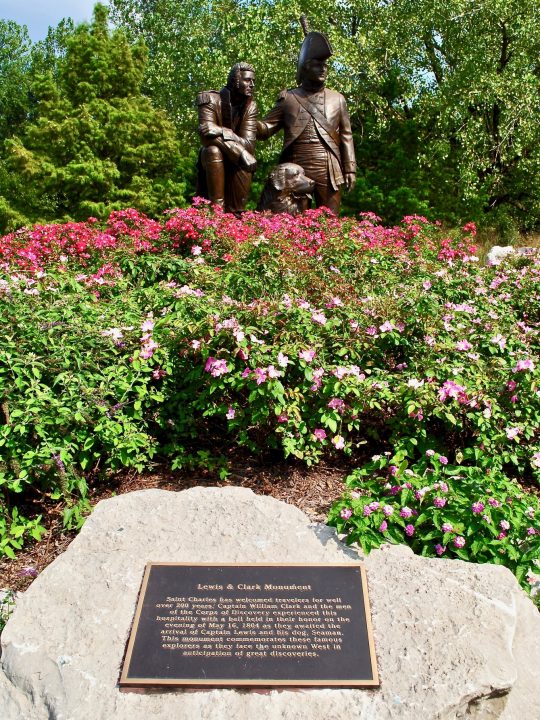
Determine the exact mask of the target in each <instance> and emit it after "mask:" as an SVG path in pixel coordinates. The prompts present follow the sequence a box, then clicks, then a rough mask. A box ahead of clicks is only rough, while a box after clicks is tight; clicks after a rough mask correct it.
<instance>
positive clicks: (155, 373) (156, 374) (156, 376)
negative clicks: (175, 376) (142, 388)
mask: <svg viewBox="0 0 540 720" xmlns="http://www.w3.org/2000/svg"><path fill="white" fill-rule="evenodd" d="M166 374H167V373H166V372H165V370H162V369H161V368H157V369H156V370H154V371H153V372H152V377H153V378H154V380H161V378H162V377H165V375H166Z"/></svg>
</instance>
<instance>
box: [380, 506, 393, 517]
mask: <svg viewBox="0 0 540 720" xmlns="http://www.w3.org/2000/svg"><path fill="white" fill-rule="evenodd" d="M382 511H383V515H384V516H385V517H390V515H393V514H394V508H393V507H392V506H391V505H384V506H383V509H382Z"/></svg>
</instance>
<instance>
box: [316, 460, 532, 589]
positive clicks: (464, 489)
mask: <svg viewBox="0 0 540 720" xmlns="http://www.w3.org/2000/svg"><path fill="white" fill-rule="evenodd" d="M396 463H397V464H396ZM346 482H347V485H348V487H349V488H350V489H349V491H348V492H347V493H346V494H345V496H344V497H343V498H341V499H340V500H339V501H338V502H337V503H336V504H335V505H334V506H333V507H332V509H331V512H330V516H329V522H330V524H332V525H334V526H335V527H336V528H337V529H338V531H339V532H340V533H344V534H345V535H346V542H347V543H349V544H351V543H358V544H359V545H360V546H361V547H362V549H363V551H364V552H366V553H368V552H369V551H370V550H371V549H372V548H376V547H379V546H380V545H381V544H382V543H384V542H393V543H406V544H408V545H409V546H410V547H411V548H412V549H413V550H414V551H415V552H416V553H418V554H421V555H424V556H428V557H450V558H451V557H458V558H461V559H462V560H468V561H470V562H480V563H484V562H492V563H496V564H499V565H506V566H507V567H509V568H510V569H511V570H512V571H513V572H514V573H515V574H516V577H517V578H518V580H519V581H520V582H522V583H523V584H524V585H525V586H527V585H528V584H529V583H532V582H533V581H534V578H535V577H536V573H538V566H537V565H536V564H535V561H537V560H538V559H539V558H540V501H539V498H538V497H537V496H535V495H531V494H529V493H526V492H525V491H524V490H522V489H521V488H520V487H519V485H518V484H516V483H515V482H512V481H511V480H509V479H508V478H507V477H505V476H504V475H503V474H502V473H501V472H500V471H499V470H493V471H489V470H487V471H486V470H482V469H480V468H478V467H477V466H465V465H451V464H449V463H448V462H447V460H446V458H444V456H442V455H440V454H438V453H436V452H434V451H433V450H428V451H427V453H426V454H425V455H424V457H423V458H421V459H419V460H417V461H416V462H414V463H413V464H412V465H410V466H409V465H408V462H407V459H406V458H404V457H403V454H402V453H399V454H398V455H396V456H394V457H389V454H385V455H382V456H381V455H378V456H377V455H376V456H374V457H373V458H372V460H371V462H369V463H367V464H366V465H365V466H364V467H362V468H361V469H359V470H356V471H354V472H353V473H352V474H351V475H350V476H349V477H348V478H347V480H346Z"/></svg>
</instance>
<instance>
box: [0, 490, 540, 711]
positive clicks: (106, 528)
mask: <svg viewBox="0 0 540 720" xmlns="http://www.w3.org/2000/svg"><path fill="white" fill-rule="evenodd" d="M351 557H354V558H356V557H357V556H356V555H355V554H354V553H353V551H352V550H351V549H348V548H345V547H344V546H343V545H341V544H340V543H339V541H338V540H337V539H336V536H335V534H334V532H333V531H332V530H330V529H329V528H327V527H326V526H322V525H310V521H309V519H308V518H307V517H306V516H305V515H304V514H303V513H302V512H300V510H298V509H296V508H295V507H292V506H290V505H287V504H285V503H282V502H279V501H277V500H274V499H273V498H269V497H262V496H257V495H254V494H253V493H252V492H251V491H250V490H246V489H242V488H225V489H219V488H193V489H191V490H186V491H184V492H180V493H173V492H167V491H163V490H143V491H140V492H134V493H131V494H127V495H122V496H119V497H116V498H112V499H110V500H105V501H103V502H101V503H99V505H98V506H97V507H96V509H95V511H94V513H93V514H92V516H91V517H90V518H89V519H88V521H87V522H86V525H85V526H84V528H83V529H82V531H81V533H80V535H79V536H78V537H77V538H76V539H75V540H74V541H73V543H72V544H71V545H70V547H69V548H68V549H67V550H66V552H64V553H63V554H62V555H61V556H60V557H58V558H57V559H56V560H55V562H53V563H52V564H51V565H50V566H49V567H48V568H47V569H46V570H44V571H43V572H42V573H41V575H40V576H39V577H38V578H37V579H36V580H35V581H34V583H33V584H32V585H31V587H30V589H29V590H28V591H27V592H25V593H24V594H23V596H22V597H21V598H20V599H19V600H18V602H17V607H16V609H15V612H14V614H13V615H12V617H11V619H10V620H9V622H8V623H7V625H6V628H5V630H4V632H3V634H2V638H1V639H2V646H3V652H2V658H1V667H2V671H0V717H1V718H2V720H22V719H23V718H24V720H49V719H50V718H55V719H56V720H150V719H151V720H172V718H174V720H195V719H196V720H236V719H241V720H243V719H244V718H245V720H247V719H248V718H252V717H254V718H257V720H265V719H266V718H268V719H269V720H270V719H271V718H280V719H281V720H323V719H324V720H338V718H339V719H340V720H341V719H342V718H348V719H349V720H364V719H365V720H367V719H368V718H369V719H370V720H393V719H394V718H399V719H400V720H409V719H410V720H413V719H414V720H454V719H455V720H457V719H458V718H465V717H466V718H468V719H469V720H470V719H472V720H495V719H499V720H538V691H539V688H540V613H538V611H537V610H536V609H535V607H534V606H533V604H532V603H531V601H530V600H529V599H528V598H527V597H526V595H525V594H524V593H523V591H522V590H521V589H520V588H519V586H518V584H517V582H516V580H515V578H514V577H513V575H512V574H511V573H510V572H509V571H508V570H506V569H505V568H503V567H499V566H494V565H473V564H467V563H463V562H461V561H458V560H440V559H427V558H421V557H418V556H415V555H414V554H413V553H412V552H411V551H410V549H409V548H407V547H406V546H388V545H387V546H384V547H383V548H381V549H380V550H376V551H374V552H372V553H371V554H370V556H369V557H368V558H367V559H366V570H367V576H368V583H369V592H370V601H371V606H372V615H373V627H374V637H375V645H376V651H377V657H378V666H379V674H380V679H381V686H380V688H374V689H367V688H366V689H328V688H314V689H306V690H300V691H293V690H271V691H269V692H264V691H258V690H253V691H245V690H241V691H238V690H234V689H215V690H195V691H193V690H179V689H170V690H168V689H155V690H152V691H151V692H148V693H146V694H142V693H139V692H120V690H119V688H118V686H117V681H118V676H119V672H120V667H121V664H122V659H123V654H124V649H125V645H126V641H127V639H128V635H129V631H130V626H131V623H132V620H133V614H134V610H135V604H136V600H137V594H138V592H139V588H140V583H141V578H142V573H143V569H144V566H145V563H146V562H147V561H162V562H189V563H197V562H215V563H225V562H228V563H246V562H264V561H266V562H268V561H269V562H283V563H287V562H305V563H310V562H330V563H331V562H344V561H345V562H346V561H348V560H350V559H351Z"/></svg>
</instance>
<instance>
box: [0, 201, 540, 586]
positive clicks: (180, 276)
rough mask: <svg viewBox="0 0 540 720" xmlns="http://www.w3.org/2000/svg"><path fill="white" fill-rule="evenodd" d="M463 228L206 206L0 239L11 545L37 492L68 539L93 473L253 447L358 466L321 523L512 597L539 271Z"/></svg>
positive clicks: (528, 520)
mask: <svg viewBox="0 0 540 720" xmlns="http://www.w3.org/2000/svg"><path fill="white" fill-rule="evenodd" d="M474 232H475V228H474V226H473V225H467V226H465V227H464V228H463V229H462V231H460V232H459V233H456V234H454V235H453V236H449V235H448V234H447V233H445V232H443V230H442V229H441V228H440V227H438V226H437V225H436V224H435V225H433V224H429V223H428V222H427V221H426V220H425V219H424V218H421V217H416V216H411V217H406V218H404V220H403V222H402V223H401V224H400V225H398V226H395V227H392V228H385V227H383V226H381V225H380V224H379V221H378V218H377V217H376V216H374V215H370V214H367V215H364V216H362V217H361V218H360V219H359V220H353V219H350V218H343V219H338V218H336V217H335V216H332V215H329V214H327V213H326V212H325V211H323V210H316V211H310V212H308V213H307V214H306V215H304V216H301V217H299V218H291V217H290V216H287V215H283V216H280V215H278V216H268V215H262V214H258V213H246V214H244V216H243V217H242V219H237V218H235V217H233V216H231V215H227V214H223V213H220V212H214V211H213V210H212V209H211V208H209V207H208V206H207V205H205V204H201V205H199V206H198V207H192V208H189V209H185V210H179V209H176V210H171V211H168V212H167V213H166V214H165V215H164V216H163V218H162V219H161V220H159V221H157V220H151V219H149V218H148V217H146V216H145V215H143V214H141V213H139V212H137V211H135V210H124V211H116V212H113V213H112V214H111V215H110V216H109V218H108V219H107V220H106V221H104V222H102V223H100V222H97V221H93V220H90V221H88V222H86V223H67V224H62V225H45V226H35V227H33V228H31V229H23V230H19V231H17V232H14V233H11V234H10V235H7V236H5V237H3V238H1V239H0V263H1V265H0V267H1V270H2V279H1V281H0V303H1V304H2V317H3V319H4V336H5V342H4V343H3V345H2V347H1V349H0V397H1V408H2V413H1V415H0V422H1V423H2V424H1V425H0V452H1V465H0V489H1V492H2V497H3V503H4V512H3V521H2V522H3V526H2V528H0V529H1V530H2V546H1V548H2V552H4V553H7V554H8V555H12V554H13V552H14V549H17V548H18V547H20V546H21V543H22V542H23V539H24V535H25V534H30V535H33V536H34V537H37V536H39V533H40V532H41V530H40V528H41V524H40V520H39V518H34V517H32V518H31V519H25V518H24V517H22V516H21V510H20V509H21V506H22V503H23V502H24V501H25V500H28V499H29V498H35V497H36V495H37V496H38V497H43V496H47V497H52V498H58V499H59V500H62V502H64V503H65V507H66V522H67V523H71V524H72V525H73V524H77V523H80V522H82V515H83V513H84V510H85V498H86V495H87V477H88V475H89V473H92V475H93V476H94V477H97V476H99V473H107V472H111V471H115V470H118V469H120V468H123V467H133V468H136V469H137V470H143V469H145V468H148V467H150V466H151V465H152V464H153V463H156V462H167V463H169V465H170V467H172V468H180V467H185V466H189V465H192V464H193V463H195V462H198V463H200V462H208V463H210V462H219V458H218V459H217V460H216V456H219V455H221V456H222V458H223V457H225V456H226V454H227V452H228V451H229V450H230V449H232V448H234V447H245V448H246V449H247V450H248V451H250V452H251V453H256V454H263V453H266V452H268V451H273V452H279V453H282V454H283V455H285V456H286V457H288V456H291V457H294V458H298V459H299V460H301V461H304V462H306V463H308V464H310V463H316V462H317V461H319V460H320V459H321V458H322V457H324V456H328V457H332V456H339V454H342V453H344V454H346V455H348V456H350V458H351V460H352V461H354V462H356V464H357V465H358V468H359V469H358V470H357V471H355V473H353V475H352V476H351V478H350V479H349V485H350V488H351V490H350V491H349V492H348V493H347V494H346V496H345V497H344V498H343V499H342V500H341V501H339V502H338V504H337V505H336V506H335V508H334V509H333V511H332V514H331V519H332V521H333V522H335V524H337V525H338V527H339V528H340V529H341V530H342V531H343V532H346V533H348V534H349V538H350V540H351V541H352V540H354V541H358V542H360V543H361V544H362V545H363V546H364V547H365V548H368V549H369V547H373V546H376V545H377V544H378V543H379V542H380V541H382V540H385V539H386V540H391V541H394V542H398V541H399V542H409V543H410V544H411V545H412V546H413V548H414V549H415V550H416V551H418V552H423V553H424V554H437V552H438V551H437V546H439V545H440V547H441V548H447V549H446V551H445V552H446V554H447V555H451V554H455V555H457V556H458V557H465V556H466V557H467V559H474V560H478V561H482V562H484V561H494V562H504V563H505V564H508V565H509V566H510V567H512V569H514V570H515V571H516V573H517V574H518V577H519V578H520V579H521V580H522V581H523V582H525V581H526V577H527V572H529V571H530V570H531V567H532V565H531V563H532V559H531V558H533V556H534V557H537V556H538V533H539V532H540V525H539V517H540V516H539V509H538V500H537V497H536V496H535V495H534V494H533V493H531V492H526V490H525V489H523V488H522V487H520V485H519V483H522V484H523V483H524V484H525V485H528V486H529V487H532V486H534V484H535V483H536V482H537V480H538V478H539V476H540V392H539V387H538V378H539V369H538V338H539V328H540V324H539V323H540V296H539V293H538V279H539V275H540V263H539V262H538V261H536V260H534V259H529V258H523V259H520V260H518V261H516V262H515V263H514V264H510V263H508V264H506V265H504V266H500V267H480V266H479V264H478V262H477V258H476V257H475V256H474V247H473V242H474ZM216 448H218V450H217V451H216ZM219 449H221V451H220V450H219ZM426 453H427V455H426ZM371 455H380V456H381V457H380V458H379V459H374V460H372V461H370V462H369V463H368V464H367V465H366V464H365V461H366V457H369V456H371ZM442 458H444V461H443V460H442ZM445 461H446V462H445ZM222 463H225V461H224V460H222ZM222 470H223V472H226V465H225V464H223V466H222ZM441 483H443V484H446V486H447V490H446V491H443V490H441V487H442V486H441ZM396 488H397V489H396ZM352 493H356V495H353V494H352ZM441 493H443V494H441ZM439 495H440V497H441V498H443V499H444V500H445V504H444V506H443V507H441V508H437V506H436V505H434V503H435V498H436V497H439ZM490 498H493V499H495V500H497V502H498V503H501V504H500V505H497V507H495V506H492V505H491V504H490ZM437 502H439V501H437ZM373 503H375V504H380V506H381V507H382V506H383V505H388V506H389V507H392V509H393V513H392V516H391V517H390V515H388V519H387V520H386V522H387V528H385V529H384V530H380V526H381V523H383V520H384V517H383V515H384V511H383V510H380V508H379V507H378V508H377V510H375V509H373V510H372V512H370V513H369V515H364V513H365V506H366V505H370V506H372V507H373V508H374V505H373ZM473 503H477V505H476V506H475V507H476V508H478V507H480V505H478V503H480V504H481V505H483V508H482V512H476V510H474V508H473ZM398 505H399V507H398ZM403 507H407V508H409V509H410V510H411V515H410V516H409V517H407V518H403V517H401V516H400V512H401V509H402V508H403ZM349 513H350V514H349ZM381 513H383V515H381ZM484 515H485V516H486V517H487V518H488V519H485V518H484V517H483V516H484ZM400 517H401V519H399V518H400ZM366 518H367V519H366ZM401 520H407V522H401ZM446 522H448V523H452V527H453V530H452V531H450V530H448V532H444V531H442V527H443V523H446ZM377 523H378V525H377ZM501 523H503V524H501ZM506 523H509V528H508V529H505V527H504V525H505V524H506ZM409 526H411V527H412V528H413V529H412V531H411V527H409ZM505 532H506V535H505V536H504V537H498V536H499V535H500V534H501V533H505ZM457 537H459V538H464V539H465V541H466V542H465V544H464V545H461V546H460V543H462V540H458V541H457V545H456V538H457ZM518 555H519V556H520V557H518Z"/></svg>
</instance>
